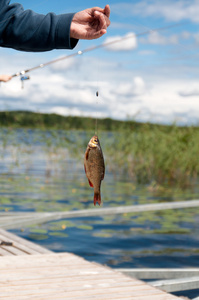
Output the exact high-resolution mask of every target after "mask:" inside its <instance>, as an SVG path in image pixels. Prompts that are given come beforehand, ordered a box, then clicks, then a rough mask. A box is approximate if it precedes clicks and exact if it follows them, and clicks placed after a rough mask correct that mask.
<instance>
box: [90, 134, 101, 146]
mask: <svg viewBox="0 0 199 300" xmlns="http://www.w3.org/2000/svg"><path fill="white" fill-rule="evenodd" d="M98 144H99V140H98V137H97V136H96V135H94V136H93V137H92V138H91V140H90V142H89V146H91V147H94V148H95V147H97V146H98Z"/></svg>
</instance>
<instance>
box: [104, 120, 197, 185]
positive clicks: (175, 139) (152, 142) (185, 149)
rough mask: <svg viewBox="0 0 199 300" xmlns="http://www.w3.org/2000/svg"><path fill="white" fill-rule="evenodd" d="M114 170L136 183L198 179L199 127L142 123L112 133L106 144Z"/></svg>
mask: <svg viewBox="0 0 199 300" xmlns="http://www.w3.org/2000/svg"><path fill="white" fill-rule="evenodd" d="M106 151H107V153H108V155H109V156H110V157H111V166H112V168H113V170H118V171H121V172H122V173H123V174H127V175H128V176H129V177H131V178H132V179H134V180H135V181H136V182H137V183H151V182H153V181H155V182H156V183H158V184H167V185H179V186H180V187H187V186H190V185H193V184H195V183H196V182H197V179H198V175H199V160H198V153H199V128H196V127H178V126H176V125H175V124H174V125H172V126H158V125H153V126H151V124H143V126H141V127H139V128H135V129H133V128H128V129H125V130H122V131H120V132H119V133H118V134H116V135H115V136H114V139H113V141H112V147H110V146H109V147H108V148H107V150H106Z"/></svg>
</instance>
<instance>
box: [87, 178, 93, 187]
mask: <svg viewBox="0 0 199 300" xmlns="http://www.w3.org/2000/svg"><path fill="white" fill-rule="evenodd" d="M88 182H89V184H90V186H91V187H92V188H93V184H92V182H91V181H90V180H89V179H88Z"/></svg>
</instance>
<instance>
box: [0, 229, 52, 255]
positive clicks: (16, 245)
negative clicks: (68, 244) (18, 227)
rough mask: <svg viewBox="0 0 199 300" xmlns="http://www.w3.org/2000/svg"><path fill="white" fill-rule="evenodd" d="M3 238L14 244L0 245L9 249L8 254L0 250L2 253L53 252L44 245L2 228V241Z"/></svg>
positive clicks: (0, 247)
mask: <svg viewBox="0 0 199 300" xmlns="http://www.w3.org/2000/svg"><path fill="white" fill-rule="evenodd" d="M2 240H3V241H8V242H13V246H0V249H3V250H5V251H7V254H6V252H5V251H1V250H0V255H24V254H26V255H30V254H31V255H32V254H46V253H53V252H52V251H50V250H48V249H46V248H44V247H41V246H39V245H37V244H34V243H32V242H30V241H28V240H25V239H23V238H20V237H19V236H17V235H15V234H13V233H11V232H8V231H6V230H4V229H2V228H0V241H2ZM1 253H2V254H1Z"/></svg>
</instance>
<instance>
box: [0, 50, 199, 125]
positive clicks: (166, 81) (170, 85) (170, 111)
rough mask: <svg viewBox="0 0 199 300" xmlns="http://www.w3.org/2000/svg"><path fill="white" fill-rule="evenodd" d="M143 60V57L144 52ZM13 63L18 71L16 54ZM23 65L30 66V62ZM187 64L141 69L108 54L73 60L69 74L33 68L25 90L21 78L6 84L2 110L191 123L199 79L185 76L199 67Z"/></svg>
mask: <svg viewBox="0 0 199 300" xmlns="http://www.w3.org/2000/svg"><path fill="white" fill-rule="evenodd" d="M111 55H112V54H111ZM138 58H139V57H138ZM140 58H141V60H143V55H142V56H140ZM141 60H140V61H141ZM12 61H13V65H12V67H13V68H14V69H16V70H17V69H18V65H17V64H18V62H17V59H15V56H13V60H12ZM40 61H41V60H40ZM15 62H16V65H15ZM6 64H7V61H6V60H5V62H3V61H2V67H3V68H5V66H6ZM23 64H24V65H29V60H28V59H27V61H26V60H24V61H23ZM179 68H180V69H179ZM186 68H187V66H186ZM186 68H185V67H184V68H183V66H180V65H178V68H175V66H168V65H166V66H163V68H161V69H160V68H154V67H152V68H150V66H147V68H144V65H142V68H140V67H138V68H137V69H135V68H134V66H133V68H132V69H129V66H127V68H126V67H125V65H124V66H122V67H121V65H120V64H119V63H118V61H116V62H114V61H110V60H109V59H105V58H104V56H101V57H100V56H99V57H98V59H96V57H92V56H86V55H85V56H84V57H82V58H80V59H79V58H78V63H76V62H75V61H74V64H73V65H72V66H71V68H68V69H67V70H66V72H63V70H62V69H61V70H60V68H57V70H55V69H54V68H49V67H46V68H43V69H41V70H37V71H34V72H31V73H30V77H31V79H30V80H29V81H27V82H25V86H24V89H23V90H22V89H21V84H20V80H19V78H14V79H12V80H11V81H10V82H8V83H6V84H3V83H2V84H1V88H0V105H1V109H12V110H15V109H18V110H19V109H20V110H33V111H40V112H47V113H50V112H55V113H58V114H62V115H78V116H80V115H81V116H90V117H96V114H97V116H98V117H112V118H116V119H125V118H127V117H132V118H133V117H134V116H136V119H137V120H139V121H153V122H164V123H169V122H172V121H174V120H176V119H178V120H180V121H181V122H184V123H188V122H193V121H196V120H197V117H198V116H199V101H198V80H194V79H193V77H191V76H190V77H189V78H188V77H187V76H186V77H183V76H182V75H183V74H193V72H192V71H193V70H194V72H197V70H198V68H197V65H196V66H195V65H192V66H191V68H190V69H186ZM193 68H194V69H193ZM195 74H197V73H195ZM179 75H180V76H181V77H180V76H179ZM96 90H98V91H99V97H98V98H97V97H96V95H95V93H96Z"/></svg>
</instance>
